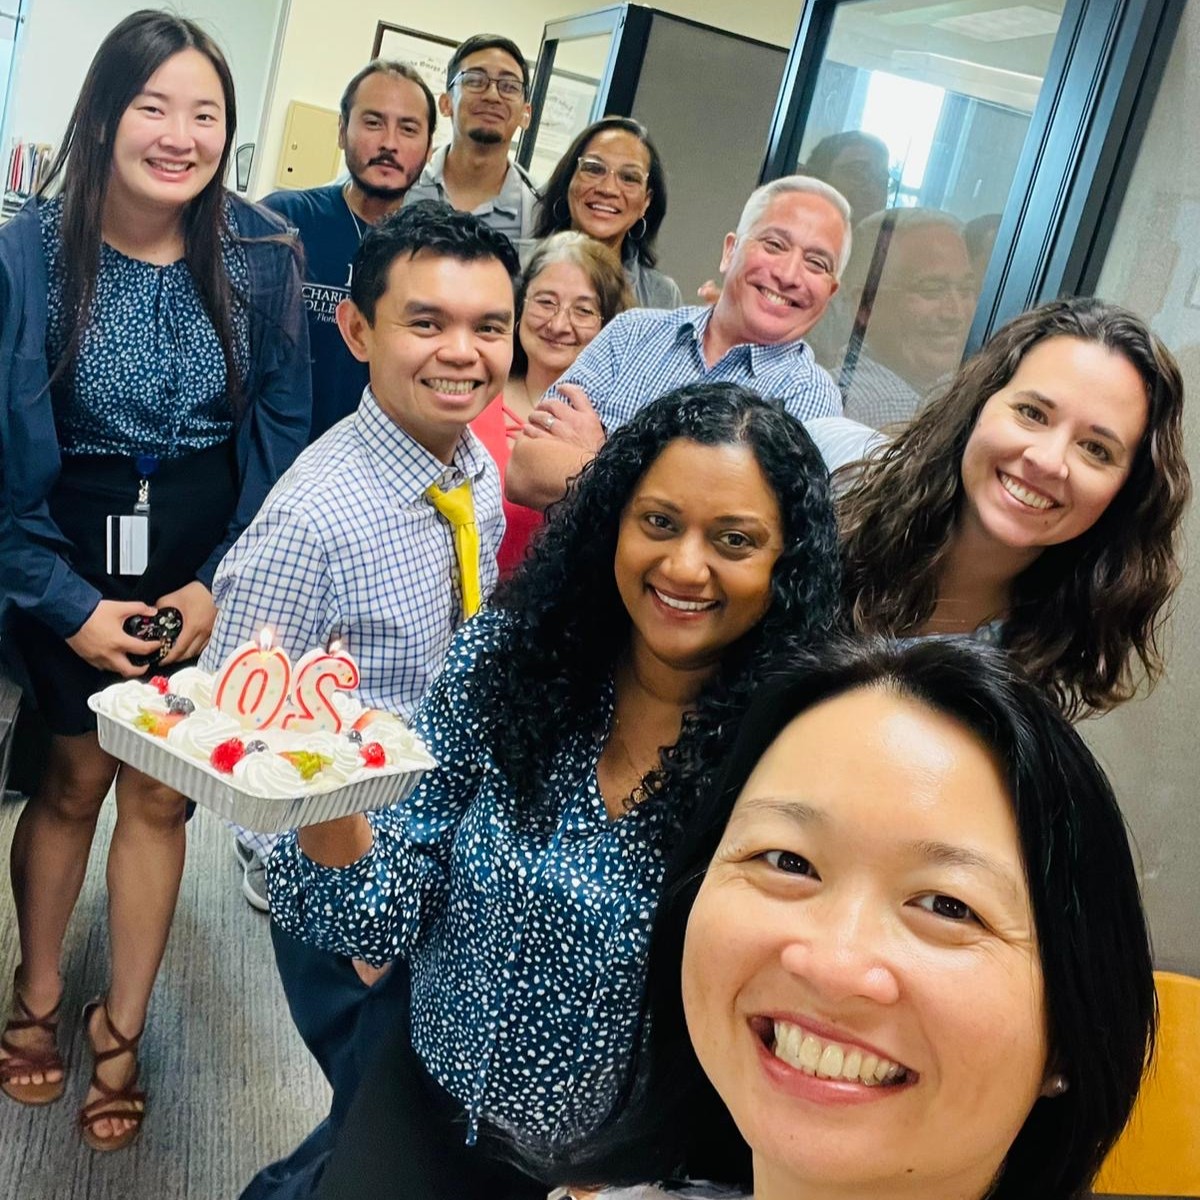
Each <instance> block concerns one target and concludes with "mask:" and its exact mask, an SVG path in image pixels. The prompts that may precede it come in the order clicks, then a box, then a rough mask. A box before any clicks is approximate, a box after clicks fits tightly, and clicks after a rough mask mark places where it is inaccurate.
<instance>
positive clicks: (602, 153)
mask: <svg viewBox="0 0 1200 1200" xmlns="http://www.w3.org/2000/svg"><path fill="white" fill-rule="evenodd" d="M666 215H667V177H666V172H665V170H664V169H663V165H662V159H661V158H660V157H659V153H658V150H657V149H656V147H655V145H654V143H653V141H651V139H650V135H649V133H647V131H646V129H645V127H644V126H642V125H641V124H639V123H638V122H637V121H634V120H633V119H632V118H630V117H604V118H603V119H602V120H600V121H595V122H593V123H592V124H591V125H589V126H588V127H587V128H586V129H584V130H583V131H582V132H581V133H580V134H579V135H578V136H577V137H576V138H575V140H574V141H573V142H572V143H571V144H570V145H569V146H568V147H567V149H566V150H565V151H564V152H563V156H562V158H561V159H559V162H558V165H557V166H556V167H555V168H554V171H553V173H552V174H551V176H550V178H549V179H548V180H547V181H546V186H545V188H544V189H543V192H542V198H541V200H540V201H539V202H538V207H537V219H536V224H535V226H534V230H533V234H534V237H535V238H546V237H549V236H550V235H551V234H553V233H560V232H562V231H564V230H568V229H574V230H578V231H579V232H580V233H586V234H587V235H588V237H592V238H595V239H596V240H597V241H598V242H603V243H604V244H605V245H606V246H608V247H609V249H611V250H612V251H613V252H614V253H615V254H617V255H618V256H619V258H620V259H621V263H622V265H623V266H624V268H625V274H626V277H627V278H628V280H629V287H630V290H631V291H632V292H633V294H634V296H635V298H636V300H637V303H638V304H639V305H641V306H643V307H645V308H678V307H679V305H680V304H682V303H683V298H682V296H681V294H680V291H679V287H678V285H677V284H676V283H675V281H674V280H673V279H671V278H670V277H669V276H667V275H664V274H663V273H662V272H661V271H657V270H655V263H657V261H658V257H657V255H656V253H655V250H654V241H655V238H656V237H657V236H658V231H659V228H660V227H661V226H662V223H663V218H664V217H665V216H666Z"/></svg>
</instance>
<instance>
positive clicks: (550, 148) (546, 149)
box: [529, 33, 612, 188]
mask: <svg viewBox="0 0 1200 1200" xmlns="http://www.w3.org/2000/svg"><path fill="white" fill-rule="evenodd" d="M611 48H612V35H611V34H608V33H602V34H596V35H594V36H592V37H582V38H570V39H563V40H561V41H559V42H556V43H555V52H554V70H553V71H552V72H551V73H550V82H549V85H548V86H547V88H546V99H545V102H544V104H543V105H542V110H541V117H540V119H539V121H538V129H537V141H536V143H535V144H534V148H533V158H532V159H531V160H530V163H529V175H530V178H532V179H533V182H534V183H535V184H536V185H537V186H538V187H539V188H540V187H541V186H542V185H543V184H544V183H545V182H546V180H547V179H549V178H550V173H551V172H552V171H553V170H554V167H555V164H556V163H557V162H558V160H559V159H560V158H561V157H562V153H563V151H564V150H565V149H566V148H567V147H568V146H569V145H570V144H571V142H572V141H573V140H574V138H575V135H576V134H577V133H580V132H581V131H582V130H583V129H584V128H585V127H586V126H587V125H588V124H589V123H590V122H591V121H592V119H593V114H592V109H593V108H594V107H595V103H596V91H597V88H598V86H599V83H600V80H601V78H602V77H603V75H604V67H605V64H606V63H607V62H608V53H609V50H610V49H611ZM595 115H596V116H600V115H601V114H599V113H597V114H595Z"/></svg>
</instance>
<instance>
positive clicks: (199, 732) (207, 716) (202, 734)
mask: <svg viewBox="0 0 1200 1200" xmlns="http://www.w3.org/2000/svg"><path fill="white" fill-rule="evenodd" d="M241 732H242V727H241V726H240V725H239V724H238V723H237V722H236V721H235V720H234V719H233V718H232V717H229V716H226V715H225V714H224V713H223V712H218V710H217V709H215V708H197V709H196V711H195V712H194V713H192V714H191V716H189V717H186V718H184V720H182V721H180V722H179V724H178V725H175V726H173V727H172V729H171V730H170V731H169V732H168V734H167V745H168V746H170V747H171V748H172V749H173V750H176V751H178V752H179V753H180V754H182V755H183V756H184V757H185V758H200V759H203V760H204V761H205V762H207V761H208V759H209V757H210V756H211V754H212V752H213V751H214V750H215V749H216V748H217V747H218V746H219V745H220V744H221V743H222V742H226V741H228V740H229V739H230V738H233V737H237V736H238V734H240V733H241Z"/></svg>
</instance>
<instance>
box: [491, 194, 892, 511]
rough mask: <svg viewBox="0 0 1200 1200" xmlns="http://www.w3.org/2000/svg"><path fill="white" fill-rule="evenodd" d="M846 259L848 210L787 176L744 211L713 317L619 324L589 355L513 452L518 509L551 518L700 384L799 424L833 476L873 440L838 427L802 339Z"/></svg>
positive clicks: (658, 313) (695, 311)
mask: <svg viewBox="0 0 1200 1200" xmlns="http://www.w3.org/2000/svg"><path fill="white" fill-rule="evenodd" d="M849 256H850V209H849V207H848V206H847V204H846V201H845V199H844V198H843V197H842V195H841V194H840V193H839V192H837V191H835V190H834V189H833V188H831V187H830V186H829V185H828V184H826V183H822V182H821V181H820V180H818V179H811V178H808V177H807V176H800V175H791V176H787V177H785V178H783V179H776V180H774V181H773V182H772V183H768V184H764V185H763V186H762V187H760V188H758V189H757V190H756V191H754V192H753V193H752V194H751V196H750V199H749V200H747V201H746V207H745V208H744V209H743V210H742V216H741V220H740V221H739V222H738V227H737V232H736V233H731V234H729V235H728V236H727V237H726V238H725V247H724V252H723V254H722V255H721V270H722V272H723V273H724V276H725V280H724V286H723V288H722V290H721V294H720V296H719V298H718V299H717V301H716V303H715V304H714V305H713V306H712V307H711V308H705V307H700V306H690V307H686V308H677V309H675V310H674V311H663V310H661V309H633V310H631V311H630V312H626V313H622V314H621V315H620V316H618V317H617V318H615V319H614V320H613V321H612V322H611V323H610V324H609V325H608V326H606V327H605V328H604V329H603V330H602V331H601V332H600V333H599V334H598V335H597V337H596V338H595V339H594V340H593V341H592V342H591V343H589V345H587V346H586V347H585V348H584V350H583V352H582V353H581V354H580V355H579V357H578V358H577V359H576V360H575V363H574V365H573V366H572V367H570V368H569V369H568V370H567V372H566V374H565V375H563V377H562V379H560V380H559V381H558V383H556V384H555V386H554V388H553V393H556V394H551V393H548V394H547V395H546V397H545V398H544V399H543V400H542V402H541V404H539V405H538V407H537V409H536V410H535V411H534V413H533V415H532V416H531V417H530V419H529V421H528V423H527V424H526V426H525V431H524V434H523V435H522V437H520V438H519V439H518V440H517V444H516V446H515V447H514V449H513V456H512V460H511V462H510V463H509V468H508V476H507V481H506V485H505V486H506V488H507V491H508V496H509V499H510V500H514V501H517V502H518V503H521V504H526V505H529V506H530V507H533V508H545V507H546V505H547V504H551V503H553V502H554V501H555V500H557V499H558V498H559V497H560V496H562V494H563V492H564V491H565V490H566V484H567V480H568V479H570V478H571V477H572V476H573V475H575V474H577V473H578V472H579V470H580V468H581V467H582V466H583V465H584V463H586V462H588V461H590V460H591V459H592V458H593V457H594V456H595V453H596V451H597V450H598V449H599V448H600V446H601V445H603V443H604V438H605V431H606V430H608V431H611V430H613V429H616V428H618V427H619V426H621V425H624V424H625V422H626V421H628V420H629V419H630V418H631V417H633V415H634V414H635V413H637V412H638V411H640V410H641V409H642V408H643V407H644V406H645V405H647V404H649V403H650V401H651V400H655V399H657V398H658V397H659V396H661V395H664V394H665V393H666V392H669V391H671V390H672V389H674V388H678V387H682V386H683V385H684V384H688V383H699V382H701V381H705V382H707V381H714V382H715V381H723V382H729V383H739V384H742V385H743V386H744V387H748V388H750V389H751V390H753V391H756V392H758V393H759V394H760V395H762V396H767V397H774V398H775V399H777V400H779V401H780V402H781V403H782V404H783V406H784V407H785V408H786V409H787V411H788V412H790V413H791V414H792V415H793V416H794V417H795V418H796V419H797V420H799V421H803V422H804V424H805V427H806V428H807V429H808V431H809V433H810V434H811V435H812V437H813V440H814V441H815V442H816V443H817V446H818V448H819V449H820V450H821V452H822V454H824V455H825V459H826V462H827V463H829V465H830V467H831V469H832V468H833V467H834V466H839V465H841V463H842V462H846V461H852V460H854V459H856V458H858V457H861V453H862V451H864V450H865V449H867V448H868V447H869V446H870V445H872V444H873V443H874V441H875V440H876V439H875V438H874V436H873V434H872V432H871V431H870V430H867V429H864V428H863V427H861V426H859V425H858V424H857V423H856V422H853V421H844V420H843V419H842V417H841V413H842V399H841V395H840V394H839V392H838V389H837V385H836V384H835V383H834V381H833V379H832V378H831V377H830V375H829V374H828V373H827V372H826V371H825V370H824V368H822V367H820V366H818V365H817V362H816V360H815V359H814V358H813V353H812V350H811V349H810V348H809V346H808V345H807V343H806V342H805V341H804V336H805V334H807V333H808V331H809V330H810V329H812V327H813V326H814V325H816V323H817V322H818V321H819V320H820V319H821V317H822V316H823V315H824V313H825V309H826V306H827V305H828V304H829V300H830V297H832V296H833V294H834V292H836V291H837V289H838V279H839V278H840V276H841V272H842V268H843V267H844V266H845V265H846V260H847V259H848V258H849Z"/></svg>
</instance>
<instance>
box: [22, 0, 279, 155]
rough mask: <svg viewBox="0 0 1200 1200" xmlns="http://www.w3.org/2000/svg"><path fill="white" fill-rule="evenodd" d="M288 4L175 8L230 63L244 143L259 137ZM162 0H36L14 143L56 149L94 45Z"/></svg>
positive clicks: (231, 1)
mask: <svg viewBox="0 0 1200 1200" xmlns="http://www.w3.org/2000/svg"><path fill="white" fill-rule="evenodd" d="M282 3H283V0H188V2H187V3H185V4H182V5H180V6H178V8H176V11H178V12H182V13H184V15H186V16H188V17H191V18H192V19H193V20H195V21H197V22H199V24H201V25H202V26H204V28H205V29H206V30H208V32H209V33H210V34H212V36H213V37H214V38H215V39H216V40H217V42H218V43H219V44H220V46H221V49H222V50H223V51H224V52H225V56H226V57H227V58H228V60H229V69H230V70H231V71H232V72H233V82H234V86H235V88H236V89H237V99H238V130H237V139H238V142H239V143H240V142H252V141H254V140H255V138H256V136H257V134H258V125H259V120H260V117H261V114H262V109H263V101H264V99H265V96H264V93H265V91H266V86H267V66H268V64H269V63H270V59H271V48H272V45H273V44H274V42H275V40H276V33H277V27H278V24H279V15H280V7H281V5H282ZM155 6H156V0H87V2H86V3H81V2H80V0H34V3H32V4H31V5H29V22H28V24H27V25H26V27H25V32H24V35H23V38H22V41H21V52H20V58H19V60H18V63H17V70H16V76H15V79H14V85H13V98H12V110H13V111H12V116H11V119H10V121H9V124H8V135H9V137H11V138H22V139H24V140H26V141H33V142H49V143H50V144H51V145H54V146H57V145H58V143H59V141H60V140H61V138H62V135H63V130H64V129H66V125H67V120H68V118H69V117H70V115H71V109H72V108H73V107H74V105H75V97H76V96H77V95H78V93H79V88H80V85H81V84H82V83H83V77H84V75H86V74H87V69H88V64H89V63H90V62H91V61H92V56H93V55H94V54H95V53H96V48H97V47H98V46H99V45H100V43H101V42H102V41H103V40H104V37H105V35H106V34H107V33H108V32H109V30H110V29H112V27H113V26H114V25H116V24H117V22H118V21H121V20H123V19H124V18H125V17H127V16H128V15H129V14H130V13H132V12H136V11H137V10H138V9H141V8H153V7H155Z"/></svg>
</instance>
